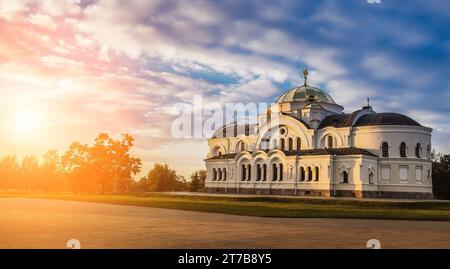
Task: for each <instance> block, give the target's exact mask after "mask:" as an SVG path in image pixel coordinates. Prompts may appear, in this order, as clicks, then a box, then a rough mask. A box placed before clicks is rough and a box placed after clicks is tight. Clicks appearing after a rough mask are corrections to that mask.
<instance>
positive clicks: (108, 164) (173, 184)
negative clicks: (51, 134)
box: [0, 133, 206, 193]
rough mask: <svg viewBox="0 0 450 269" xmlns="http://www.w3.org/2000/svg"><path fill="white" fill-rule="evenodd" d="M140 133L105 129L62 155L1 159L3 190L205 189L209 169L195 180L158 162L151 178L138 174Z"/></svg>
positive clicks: (194, 176)
mask: <svg viewBox="0 0 450 269" xmlns="http://www.w3.org/2000/svg"><path fill="white" fill-rule="evenodd" d="M133 143H134V138H133V137H132V136H130V135H128V134H123V135H122V136H121V137H120V138H118V139H114V138H112V137H110V136H109V135H108V134H106V133H101V134H99V135H98V136H97V137H96V138H95V140H94V143H93V144H92V145H89V144H81V143H80V142H73V143H72V144H70V146H69V148H68V150H67V151H66V152H64V153H63V154H61V155H60V154H59V153H58V152H57V151H55V150H49V151H48V152H47V153H45V154H44V155H43V156H42V157H41V158H40V159H39V158H38V157H37V156H35V155H27V156H25V157H23V158H22V159H21V160H19V159H18V158H17V157H16V156H14V155H8V156H3V157H1V158H0V189H3V190H22V191H42V192H73V193H126V192H140V191H201V190H202V189H203V187H204V181H205V178H206V172H205V171H204V170H199V171H195V172H194V173H193V174H192V175H191V177H190V181H187V180H185V178H184V177H183V176H181V175H179V174H178V173H177V172H176V171H175V170H174V169H171V168H170V167H169V166H168V165H167V164H155V165H154V167H153V169H151V170H150V171H149V172H148V174H147V175H146V176H145V177H142V178H141V179H140V180H139V181H135V180H134V179H133V177H135V176H136V175H138V174H139V173H140V172H141V169H142V161H141V160H140V159H139V158H136V157H134V156H132V155H131V154H130V150H131V148H132V147H133Z"/></svg>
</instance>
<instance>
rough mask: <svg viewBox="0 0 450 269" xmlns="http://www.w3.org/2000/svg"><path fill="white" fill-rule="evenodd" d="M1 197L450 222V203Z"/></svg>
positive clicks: (256, 213) (165, 196) (239, 212)
mask: <svg viewBox="0 0 450 269" xmlns="http://www.w3.org/2000/svg"><path fill="white" fill-rule="evenodd" d="M0 197H22V198H44V199H58V200H72V201H83V202H98V203H110V204H120V205H134V206H146V207H158V208H170V209H180V210H190V211H200V212H211V213H223V214H233V215H244V216H259V217H283V218H284V217H287V218H363V219H402V220H446V221H450V202H434V201H427V202H422V201H420V202H404V201H402V202H390V201H389V202H386V201H361V200H337V199H301V198H289V197H286V198H284V197H283V198H280V197H225V196H200V195H198V196H193V195H172V194H162V193H145V194H126V195H122V194H120V195H119V194H109V195H75V194H47V193H0Z"/></svg>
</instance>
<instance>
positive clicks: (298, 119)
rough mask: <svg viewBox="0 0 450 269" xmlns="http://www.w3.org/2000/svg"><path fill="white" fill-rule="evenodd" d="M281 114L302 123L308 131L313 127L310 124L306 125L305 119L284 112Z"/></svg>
mask: <svg viewBox="0 0 450 269" xmlns="http://www.w3.org/2000/svg"><path fill="white" fill-rule="evenodd" d="M281 114H283V115H285V116H288V117H291V118H293V119H296V120H297V121H299V122H301V123H302V124H303V125H305V127H306V129H312V127H311V126H309V124H308V123H306V121H304V120H303V119H300V118H297V117H294V116H292V115H289V114H286V113H284V112H282V113H281Z"/></svg>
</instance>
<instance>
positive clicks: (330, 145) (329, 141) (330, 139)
mask: <svg viewBox="0 0 450 269" xmlns="http://www.w3.org/2000/svg"><path fill="white" fill-rule="evenodd" d="M327 145H328V148H330V149H331V148H333V137H332V136H331V135H329V136H328V137H327Z"/></svg>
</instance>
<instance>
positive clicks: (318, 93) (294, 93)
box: [277, 85, 336, 104]
mask: <svg viewBox="0 0 450 269" xmlns="http://www.w3.org/2000/svg"><path fill="white" fill-rule="evenodd" d="M302 101H314V102H323V103H330V104H336V103H335V102H334V100H333V98H331V96H329V95H328V94H327V93H326V92H324V91H322V90H321V89H319V88H316V87H312V86H309V85H306V86H301V87H295V88H292V89H290V90H289V91H287V92H285V93H284V94H283V95H281V96H280V97H278V99H277V103H292V102H302Z"/></svg>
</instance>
